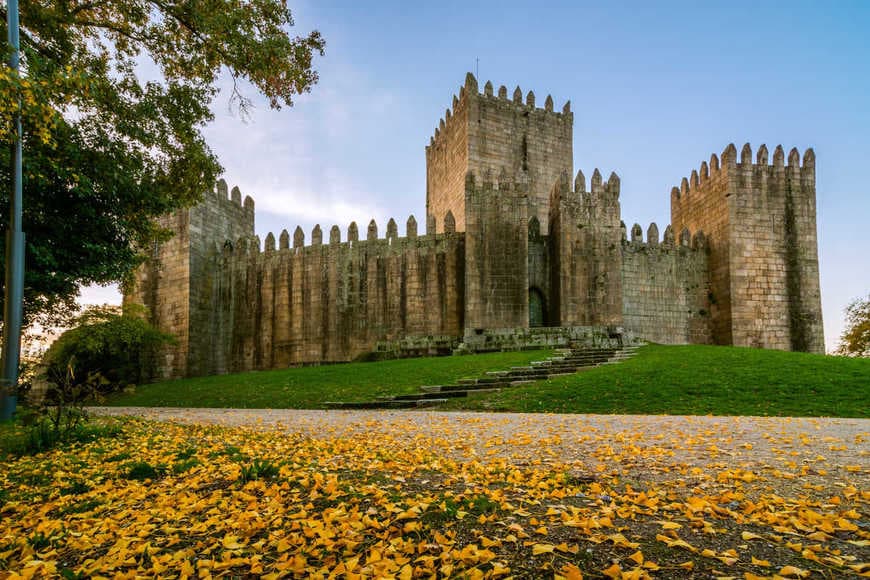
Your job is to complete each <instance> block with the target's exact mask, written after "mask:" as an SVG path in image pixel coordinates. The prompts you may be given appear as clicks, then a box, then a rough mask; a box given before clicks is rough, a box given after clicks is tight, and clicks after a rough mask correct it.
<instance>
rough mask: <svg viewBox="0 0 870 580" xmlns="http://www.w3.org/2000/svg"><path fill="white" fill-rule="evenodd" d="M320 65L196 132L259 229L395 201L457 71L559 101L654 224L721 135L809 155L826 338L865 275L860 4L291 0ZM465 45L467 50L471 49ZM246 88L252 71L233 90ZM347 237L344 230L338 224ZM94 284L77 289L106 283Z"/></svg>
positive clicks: (364, 211) (406, 202) (420, 162)
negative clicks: (278, 95)
mask: <svg viewBox="0 0 870 580" xmlns="http://www.w3.org/2000/svg"><path fill="white" fill-rule="evenodd" d="M290 7H291V9H292V10H293V14H294V18H295V20H296V32H297V33H299V34H302V33H306V32H307V31H309V30H312V29H317V30H319V31H320V32H321V33H322V34H323V36H324V37H325V39H326V42H327V47H326V55H325V56H324V57H322V58H318V59H317V60H316V63H315V66H316V68H317V70H318V71H319V72H320V82H319V84H318V85H316V86H315V87H314V89H313V91H312V92H311V94H309V95H303V96H301V97H299V98H298V100H297V103H296V105H295V106H294V107H293V108H285V109H283V110H281V111H279V112H275V111H270V110H269V109H268V105H267V103H266V102H265V101H264V100H262V99H256V98H255V99H254V101H255V103H256V108H255V109H254V111H253V114H252V115H251V117H250V119H248V120H246V121H245V120H242V119H240V118H239V116H238V115H237V114H234V113H233V112H232V111H230V109H229V107H228V97H227V94H228V93H226V92H224V94H222V95H221V96H220V97H218V99H217V100H216V102H215V108H214V109H215V114H216V119H215V122H214V123H213V124H211V125H210V126H209V127H207V128H206V129H205V135H206V138H207V140H208V142H209V143H210V144H211V146H212V148H213V149H214V151H215V152H216V153H217V155H218V156H219V157H220V159H221V162H222V163H223V165H224V167H225V169H226V173H225V178H226V179H227V181H228V182H229V183H230V184H231V185H233V184H236V185H238V186H239V187H240V188H241V189H242V191H243V193H245V194H250V195H251V196H252V197H253V198H254V200H255V201H256V203H257V233H258V234H260V236H261V237H263V236H265V234H266V233H268V232H269V231H274V232H275V233H276V235H277V233H278V232H280V230H281V229H283V228H286V229H288V230H289V231H292V229H293V228H294V227H295V226H296V225H297V224H299V225H302V228H303V229H304V230H305V232H306V238H310V232H311V229H312V227H313V226H314V224H316V223H320V224H321V226H323V227H324V231H325V230H327V229H328V227H329V226H331V225H332V224H333V223H338V224H339V225H340V226H341V228H342V231H343V232H344V231H345V230H346V226H347V224H348V223H349V222H350V221H351V220H356V221H357V222H367V221H368V220H369V219H371V218H373V217H374V218H375V219H376V220H377V221H378V224H379V226H380V227H381V230H382V231H383V228H384V227H385V225H386V221H387V219H389V217H395V218H396V221H397V222H398V223H399V224H400V233H401V232H402V231H403V224H404V221H405V219H406V218H407V216H408V215H410V214H414V215H415V216H416V217H417V219H418V222H421V223H422V220H421V217H422V216H423V215H424V207H425V187H426V176H425V159H424V147H425V145H426V144H427V143H428V141H429V137H430V136H431V135H432V132H433V131H434V128H435V127H436V125H437V123H438V120H439V119H440V118H441V117H442V116H443V115H444V111H445V109H446V108H447V107H448V106H450V103H451V100H452V96H453V94H455V93H457V92H458V90H459V86H460V85H461V83H462V82H463V80H464V77H465V73H466V72H467V71H472V72H474V70H475V68H476V67H477V69H478V71H479V75H478V78H479V80H480V84H481V86H482V85H483V83H484V82H485V81H486V80H491V81H492V82H493V84H494V85H495V86H496V87H498V86H499V85H501V84H504V85H506V86H507V87H508V88H509V90H510V91H512V90H513V88H514V87H515V86H517V85H519V86H520V87H521V88H522V89H523V92H524V93H525V92H527V91H528V90H530V89H531V90H534V92H535V95H536V96H537V99H538V102H539V103H543V100H544V98H545V97H546V95H547V94H551V95H552V96H553V98H554V100H555V103H556V107H557V108H561V106H562V104H563V103H564V102H565V101H566V100H569V99H570V100H571V103H572V110H573V111H574V167H575V170H577V169H582V170H583V171H584V173H586V175H590V174H591V172H592V170H593V169H594V168H595V167H599V168H600V169H601V171H602V173H604V174H605V175H607V174H609V173H610V171H616V172H617V173H618V174H619V176H620V177H621V179H622V195H621V203H622V214H623V220H624V221H625V222H626V223H627V224H628V225H629V227H630V226H631V224H632V223H633V222H638V223H640V224H641V225H642V226H643V227H644V230H645V229H646V226H647V225H648V224H649V223H650V222H652V221H655V222H656V223H657V224H658V225H659V229H660V230H662V231H663V230H664V225H666V224H667V223H669V214H670V208H669V192H670V188H671V187H672V186H674V185H678V184H679V182H680V179H681V178H682V177H683V176H688V174H689V173H690V172H691V171H692V169H696V168H697V167H698V166H699V164H700V163H701V161H703V160H708V159H709V157H710V154H711V153H713V152H715V153H717V154H718V153H721V151H722V150H723V149H724V148H725V146H727V145H728V143H729V142H734V143H735V144H736V145H737V147H738V149H740V147H741V146H742V145H743V143H745V142H749V143H751V145H752V148H753V151H755V150H756V149H757V148H758V146H760V145H761V144H762V143H766V144H767V145H768V148H769V149H770V150H771V152H772V150H773V147H774V146H775V145H777V144H779V143H781V144H782V145H783V146H784V147H785V148H786V151H788V150H789V149H790V148H791V147H797V148H798V149H799V150H800V151H801V152H803V151H804V150H805V149H806V148H807V147H813V148H814V150H815V152H816V156H817V176H816V177H817V183H816V186H817V204H818V230H819V232H818V234H819V254H820V255H819V258H820V265H821V284H822V306H823V311H824V317H825V335H826V336H825V338H826V342H827V344H828V347H829V348H832V347H833V346H834V345H835V344H836V342H837V338H838V337H839V335H840V332H841V330H842V319H843V308H844V307H845V305H846V304H847V303H848V301H849V300H851V299H853V298H856V297H858V296H862V295H866V294H867V293H868V292H870V259H868V258H867V257H865V255H864V252H865V248H867V245H866V239H867V235H866V234H865V233H864V232H865V231H866V230H867V227H868V224H867V222H868V218H870V191H868V183H870V181H868V179H867V177H866V176H867V170H868V169H870V34H868V32H867V31H868V30H870V2H864V1H853V2H849V1H838V2H835V3H821V2H815V3H813V2H796V1H791V2H787V3H785V2H758V1H754V2H727V3H722V2H718V3H703V4H701V3H697V2H601V3H581V2H566V3H552V4H548V3H530V2H523V3H518V2H517V3H515V2H506V1H501V2H443V1H442V2H431V3H409V2H376V3H375V2H367V3H362V2H330V1H317V2H293V1H292V0H291V6H290ZM478 59H479V60H478ZM247 94H248V95H249V96H252V97H254V96H255V93H254V91H253V90H252V89H249V90H248V91H247ZM342 235H343V236H344V233H343V234H342ZM111 297H112V291H111V290H109V291H105V290H104V291H97V290H89V291H87V292H86V293H85V296H84V300H85V301H90V302H94V301H102V300H105V299H111Z"/></svg>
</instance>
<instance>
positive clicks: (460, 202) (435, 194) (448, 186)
mask: <svg viewBox="0 0 870 580" xmlns="http://www.w3.org/2000/svg"><path fill="white" fill-rule="evenodd" d="M459 95H460V98H458V99H457V98H456V96H454V97H453V110H452V111H451V110H450V109H447V111H446V113H445V116H444V118H443V119H441V122H440V124H439V126H438V128H437V129H435V136H434V137H432V138H431V139H430V141H429V146H428V147H426V216H427V220H426V223H427V225H428V224H429V223H431V222H432V221H435V222H436V224H437V219H436V218H442V217H443V216H445V215H447V212H451V213H452V214H453V216H454V217H455V219H456V227H457V230H458V231H460V232H464V231H465V172H466V170H467V169H466V168H467V167H468V99H467V98H466V93H465V89H464V88H463V89H461V90H460V92H459ZM443 232H444V224H443V223H442V224H441V225H440V226H438V227H437V233H443ZM426 233H431V234H434V233H436V231H431V232H430V231H428V230H427V232H426Z"/></svg>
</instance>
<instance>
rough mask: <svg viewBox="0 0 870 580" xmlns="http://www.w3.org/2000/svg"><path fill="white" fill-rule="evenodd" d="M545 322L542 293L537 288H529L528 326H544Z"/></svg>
mask: <svg viewBox="0 0 870 580" xmlns="http://www.w3.org/2000/svg"><path fill="white" fill-rule="evenodd" d="M546 323H547V306H546V303H545V302H544V295H543V293H542V292H541V291H540V290H538V289H537V288H529V327H530V328H535V327H537V326H544V325H546Z"/></svg>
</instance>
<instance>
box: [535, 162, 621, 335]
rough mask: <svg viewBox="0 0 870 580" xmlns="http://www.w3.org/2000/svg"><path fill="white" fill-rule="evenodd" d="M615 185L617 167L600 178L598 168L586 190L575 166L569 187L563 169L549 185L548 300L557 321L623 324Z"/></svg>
mask: <svg viewBox="0 0 870 580" xmlns="http://www.w3.org/2000/svg"><path fill="white" fill-rule="evenodd" d="M619 189H620V182H619V177H618V176H617V175H616V174H615V173H611V174H610V178H609V179H608V180H607V181H606V182H603V181H602V179H601V173H600V172H599V171H598V169H596V170H595V171H594V173H593V174H592V179H591V188H590V191H589V192H587V191H586V178H585V176H584V175H583V172H582V171H578V172H577V177H576V179H575V180H574V188H573V190H572V189H571V185H570V182H569V181H568V175H567V174H563V175H562V177H561V178H560V179H559V181H558V182H557V183H556V185H555V186H553V187H552V188H551V196H550V204H549V223H550V236H549V237H550V251H551V258H550V264H551V266H550V273H551V282H550V291H551V294H552V297H551V300H550V302H551V304H552V305H553V308H552V310H553V321H554V323H555V324H558V325H561V326H619V325H621V324H622V318H623V317H622V309H623V305H622V227H621V220H620V208H619Z"/></svg>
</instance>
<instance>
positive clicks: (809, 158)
mask: <svg viewBox="0 0 870 580" xmlns="http://www.w3.org/2000/svg"><path fill="white" fill-rule="evenodd" d="M705 208H709V211H705ZM671 215H672V222H673V224H674V227H675V228H682V227H687V228H689V229H703V230H704V232H705V233H707V234H708V236H709V242H710V248H711V251H710V271H711V290H712V298H711V302H712V305H711V311H712V313H713V328H714V340H715V341H716V342H717V343H722V344H734V345H737V346H752V347H759V348H775V349H783V350H802V351H809V352H820V353H821V352H824V337H823V332H822V315H821V297H820V291H819V271H818V247H817V239H816V207H815V155H814V153H813V151H812V149H808V150H807V151H806V153H805V154H804V159H803V165H801V159H800V155H799V153H798V151H797V149H792V150H791V152H790V153H789V156H788V166H786V163H785V153H784V151H783V149H782V147H781V146H777V147H776V149H775V151H774V155H773V164H769V163H768V151H767V147H766V146H764V145H762V146H761V147H760V148H759V150H758V154H757V157H756V162H755V163H753V160H752V150H751V148H750V146H749V144H746V145H745V146H744V147H743V149H742V150H741V152H740V157H739V160H738V156H737V149H736V147H735V146H734V145H733V144H732V145H729V146H728V147H727V148H726V149H725V151H724V152H723V153H722V162H721V166H720V164H719V162H718V159H716V157H715V155H714V156H713V157H712V158H711V164H710V167H709V175H708V167H707V166H706V164H702V166H701V171H700V173H699V172H694V171H693V172H692V176H691V178H690V179H689V180H685V179H684V180H683V184H682V186H681V188H680V189H679V190H676V189H675V191H674V192H673V193H672V196H671Z"/></svg>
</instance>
